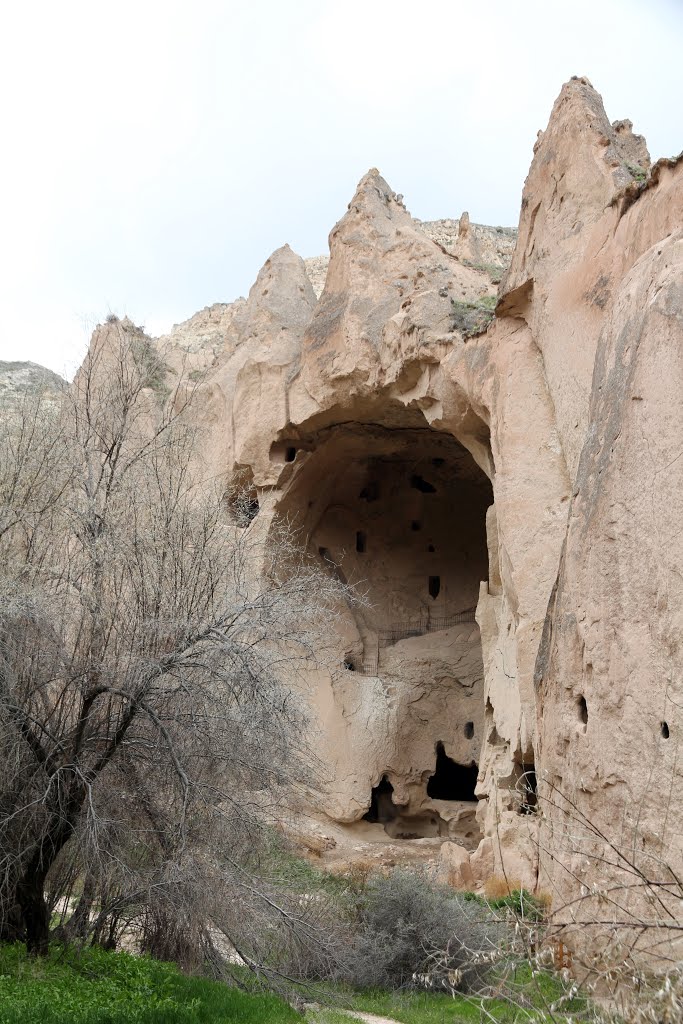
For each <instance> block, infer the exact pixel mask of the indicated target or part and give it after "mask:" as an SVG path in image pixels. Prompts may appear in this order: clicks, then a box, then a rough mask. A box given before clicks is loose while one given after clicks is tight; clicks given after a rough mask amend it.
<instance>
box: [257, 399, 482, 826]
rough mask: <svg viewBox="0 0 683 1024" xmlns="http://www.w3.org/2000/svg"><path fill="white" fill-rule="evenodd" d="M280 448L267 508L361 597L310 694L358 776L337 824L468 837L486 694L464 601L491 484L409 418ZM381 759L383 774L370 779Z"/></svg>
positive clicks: (350, 427) (444, 437)
mask: <svg viewBox="0 0 683 1024" xmlns="http://www.w3.org/2000/svg"><path fill="white" fill-rule="evenodd" d="M422 422H423V423H424V420H423V421H422ZM482 428H483V425H482ZM480 441H481V445H482V447H484V446H485V443H486V432H485V428H483V429H482V438H481V439H480ZM280 447H281V448H282V450H284V451H285V453H286V451H287V449H288V448H290V447H296V449H297V452H296V458H295V460H294V461H293V462H291V463H286V462H285V463H284V466H285V468H284V469H283V480H282V484H281V491H280V497H279V499H278V511H279V512H280V513H281V514H283V515H284V516H285V517H286V518H287V519H288V520H289V521H290V522H292V523H294V524H296V526H297V527H298V530H299V533H298V536H299V537H300V541H301V544H302V546H303V547H304V548H305V549H306V551H307V553H308V555H309V557H311V558H313V559H317V560H319V561H320V562H322V564H323V565H324V566H325V567H326V569H327V570H328V571H329V572H332V573H334V574H335V575H336V576H337V577H338V578H339V579H341V580H344V581H348V582H349V583H350V584H352V585H354V586H356V587H357V589H358V590H359V591H360V592H361V593H362V594H363V595H364V601H363V602H361V603H359V604H355V603H353V602H351V603H350V604H349V608H348V610H347V611H346V612H344V614H343V615H340V616H339V617H338V618H337V620H335V625H334V629H335V632H336V633H338V635H339V659H338V669H337V672H338V675H337V676H334V677H333V678H334V680H335V681H334V682H333V688H332V691H331V692H330V691H325V690H320V691H319V693H318V698H319V701H320V706H321V708H322V713H323V715H324V716H325V720H326V721H330V722H332V720H333V716H334V714H335V712H334V708H336V707H339V708H340V709H341V710H340V714H339V718H338V719H336V720H335V722H336V724H334V725H330V727H329V728H330V732H329V736H330V751H331V754H332V758H333V760H334V762H335V764H337V765H340V763H341V762H340V754H339V750H340V749H341V747H340V744H342V745H343V744H345V743H346V742H347V740H346V738H345V737H347V736H348V732H347V730H352V729H354V728H355V727H356V726H355V723H356V722H357V723H359V725H358V728H359V729H360V732H357V733H355V734H354V736H353V740H352V741H349V746H348V748H346V747H344V748H343V749H344V750H345V751H346V749H348V754H347V753H344V754H343V757H344V758H346V757H348V759H349V761H348V764H347V762H346V761H344V767H343V772H344V777H345V778H348V779H352V778H353V779H356V780H357V788H356V789H355V790H354V791H353V792H351V791H349V792H348V798H347V799H348V803H347V804H345V809H344V811H343V818H344V820H345V821H349V820H351V815H352V814H354V813H355V814H358V817H357V818H355V819H354V820H355V821H356V822H359V819H360V818H361V817H362V818H363V819H364V822H363V824H362V827H363V828H364V829H365V830H366V832H368V831H370V830H371V827H372V826H374V828H375V829H379V826H382V828H383V830H384V832H386V833H388V834H389V835H390V836H391V837H392V838H397V839H417V838H430V837H433V838H436V837H440V836H450V837H451V838H456V839H457V840H458V841H462V842H465V843H466V844H469V843H472V844H474V845H476V842H477V836H478V826H477V824H476V821H475V809H476V798H475V795H474V787H475V785H476V778H477V767H476V763H477V761H478V760H479V746H480V745H481V740H482V737H483V735H484V697H483V663H482V657H481V640H480V636H479V630H478V627H477V624H476V621H475V609H476V605H477V601H478V598H479V588H480V584H481V581H482V580H487V578H488V575H489V564H488V562H489V555H488V546H487V538H486V512H487V509H488V508H489V506H490V505H491V504H492V501H493V494H492V487H491V482H490V480H489V478H488V476H487V475H486V473H484V471H483V470H482V469H481V468H480V466H479V465H478V464H477V463H476V462H475V460H474V458H473V457H472V455H471V454H470V452H469V451H468V450H467V449H466V448H465V447H463V445H461V444H460V443H459V442H458V441H457V440H456V439H455V438H454V437H452V436H451V435H450V434H446V433H441V432H439V431H436V430H433V429H430V428H428V427H426V426H417V425H415V418H412V419H411V418H410V417H409V418H408V419H407V420H401V419H400V417H397V420H396V422H395V423H393V424H392V425H391V426H388V425H379V424H377V423H358V422H351V423H344V424H336V425H333V426H329V427H325V428H322V429H318V430H317V431H315V432H311V433H310V434H303V432H302V433H301V434H300V435H299V436H297V437H296V438H293V439H285V440H284V441H283V442H282V444H281V446H280ZM276 454H278V457H279V458H281V454H280V448H278V449H277V452H276ZM368 676H370V677H374V681H372V680H369V679H368V678H367V677H368ZM321 685H322V683H321ZM344 702H346V703H344ZM366 723H367V724H366ZM334 730H336V732H335V731H334ZM373 730H374V732H373ZM382 730H385V731H384V732H382ZM380 741H381V742H380ZM437 744H439V746H437ZM392 745H393V746H392ZM446 749H448V755H449V756H447V755H446V753H445V750H446ZM435 751H436V765H435V763H434V756H435ZM352 759H353V760H352ZM388 764H391V780H392V781H391V782H389V781H388V778H387V776H386V775H382V774H381V773H382V772H385V771H386V768H387V765H388ZM363 776H365V779H367V780H368V782H369V783H370V785H368V787H367V789H366V788H365V787H366V785H367V783H363V781H362V780H363ZM371 779H372V780H375V781H374V785H373V782H372V781H371ZM378 779H379V781H377V780H378ZM392 782H393V783H394V784H395V785H397V786H400V801H399V802H397V801H396V799H395V792H394V788H393V786H392ZM335 784H336V783H335ZM344 784H345V783H343V784H340V786H339V789H341V786H342V785H344ZM370 786H372V794H370ZM338 791H339V790H338ZM345 792H346V791H345ZM363 807H364V808H365V811H364V812H363V811H362V810H359V808H363ZM359 824H360V823H359Z"/></svg>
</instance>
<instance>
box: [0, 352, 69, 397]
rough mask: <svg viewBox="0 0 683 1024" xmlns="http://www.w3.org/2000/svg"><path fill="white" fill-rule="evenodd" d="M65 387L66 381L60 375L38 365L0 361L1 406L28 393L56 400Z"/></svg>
mask: <svg viewBox="0 0 683 1024" xmlns="http://www.w3.org/2000/svg"><path fill="white" fill-rule="evenodd" d="M65 387H66V381H65V380H64V379H63V378H62V377H60V376H59V374H58V373H53V371H52V370H48V369H47V368H46V367H45V366H39V365H38V363H31V362H2V361H0V406H1V405H4V404H6V403H7V402H14V401H16V400H17V399H19V398H21V396H22V395H25V394H27V393H41V394H43V395H45V396H46V397H47V398H54V399H56V398H58V397H59V395H60V394H61V393H62V391H63V390H64V388H65Z"/></svg>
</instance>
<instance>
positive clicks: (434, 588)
mask: <svg viewBox="0 0 683 1024" xmlns="http://www.w3.org/2000/svg"><path fill="white" fill-rule="evenodd" d="M428 588H429V596H430V597H431V598H434V600H436V598H437V597H438V596H439V592H440V591H441V577H440V576H430V577H429V583H428Z"/></svg>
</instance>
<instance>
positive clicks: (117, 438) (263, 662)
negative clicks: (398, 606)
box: [0, 324, 342, 953]
mask: <svg viewBox="0 0 683 1024" xmlns="http://www.w3.org/2000/svg"><path fill="white" fill-rule="evenodd" d="M192 401H193V390H192V385H190V384H189V382H188V381H187V380H186V379H184V378H183V377H182V375H180V376H177V377H174V375H173V374H172V373H171V371H169V370H168V368H167V367H166V366H165V365H164V363H163V361H162V359H161V357H160V355H159V354H158V353H157V351H156V350H155V349H154V348H153V346H152V344H151V343H150V342H149V340H148V339H146V338H145V336H144V335H143V334H142V333H141V332H136V331H131V330H128V329H124V327H123V326H122V325H121V324H111V325H108V326H107V327H106V328H103V329H101V330H100V332H99V333H98V334H96V336H95V339H94V341H93V344H92V346H91V350H90V353H89V355H88V358H87V360H86V362H85V364H84V366H83V367H82V368H81V370H80V371H79V374H78V376H77V378H76V380H75V382H74V384H73V386H72V388H71V391H70V394H69V396H68V398H67V401H66V403H65V404H64V405H63V406H62V407H61V408H59V409H57V408H56V407H54V406H50V407H45V405H44V404H41V403H27V404H25V405H24V406H23V407H22V408H20V409H17V410H14V411H13V412H12V414H11V415H8V417H7V418H6V419H5V422H4V423H2V424H0V449H1V450H0V565H1V568H0V756H1V757H2V761H3V764H4V766H5V770H4V772H3V777H2V782H1V783H0V937H4V938H15V937H18V936H19V937H23V938H25V939H26V942H27V944H28V948H29V949H30V950H31V951H33V952H35V953H44V952H45V951H46V949H47V943H48V938H49V907H48V903H47V902H46V898H45V891H46V886H47V885H48V877H49V875H50V872H51V871H52V870H53V869H54V868H55V865H56V864H57V863H58V862H59V861H60V859H63V858H64V857H66V856H67V854H68V856H70V857H71V858H72V860H73V861H74V863H76V862H78V865H79V870H80V871H82V874H83V877H84V878H88V879H90V882H89V883H88V884H89V885H92V884H93V879H94V878H99V879H104V878H106V877H109V878H112V877H115V878H116V880H117V881H116V885H115V886H114V889H113V890H111V891H112V892H114V890H116V893H117V895H116V896H115V897H114V896H112V901H113V902H112V907H113V908H114V909H112V913H114V911H115V910H116V907H118V908H119V909H118V910H116V913H120V911H121V909H122V908H123V907H124V906H126V905H128V906H132V905H135V904H136V902H137V903H138V904H139V903H141V902H144V900H145V899H148V898H149V894H150V893H160V894H164V895H165V896H166V897H167V896H168V893H169V892H171V891H174V892H175V893H176V894H177V893H181V892H182V893H183V894H184V895H183V898H184V899H185V898H186V899H187V900H188V901H190V902H191V901H192V899H193V898H194V897H193V895H192V893H193V891H195V887H196V885H197V879H198V878H200V877H201V876H202V875H203V877H205V878H206V877H208V876H209V875H211V873H212V872H213V873H214V875H215V870H214V869H215V865H216V864H217V863H218V862H220V861H221V860H224V859H225V856H226V854H227V855H228V859H229V855H230V845H231V844H232V845H233V847H234V848H235V851H236V850H237V848H238V847H241V848H242V849H248V847H249V842H248V838H247V837H248V835H249V832H250V829H251V828H252V827H255V826H256V824H257V823H258V822H259V821H262V820H263V818H264V814H265V812H266V810H267V808H268V807H269V806H270V805H271V804H272V803H273V801H275V802H277V801H279V800H282V799H284V797H283V793H284V790H285V789H286V788H287V787H290V788H291V786H292V785H294V784H296V783H301V784H302V783H303V782H304V781H305V779H306V776H307V775H308V774H310V761H309V759H308V751H307V749H306V744H305V741H304V739H303V732H304V730H303V724H304V718H305V716H304V714H303V712H302V707H301V702H300V700H299V699H298V697H297V692H296V685H295V682H294V677H295V675H296V672H297V666H299V665H300V664H302V663H303V662H305V661H307V660H310V659H313V658H315V657H316V656H317V655H318V652H319V650H320V648H321V646H322V645H323V644H324V637H325V636H328V635H329V632H330V631H329V618H330V616H331V615H333V614H334V611H333V609H334V607H335V605H336V604H337V602H338V600H339V597H340V594H341V591H342V587H341V584H340V583H339V582H338V581H337V580H336V579H334V577H333V576H331V575H330V574H327V573H325V572H324V571H321V570H320V569H319V568H316V567H315V566H313V565H310V564H307V563H306V561H305V560H303V559H302V558H301V557H300V556H299V555H297V552H296V546H295V545H293V544H291V543H290V542H289V539H288V536H287V531H286V530H285V529H284V528H283V529H282V530H281V533H280V538H279V542H276V543H274V544H273V543H271V544H270V545H269V546H268V547H267V549H266V547H265V546H264V545H263V544H262V543H261V538H259V536H258V531H259V523H258V518H257V519H256V520H255V521H254V522H253V523H252V524H251V525H250V526H249V527H248V528H245V527H244V525H243V524H240V523H239V522H235V520H234V518H231V516H230V515H229V513H228V509H227V507H226V503H225V501H224V500H223V497H222V495H221V494H220V493H218V492H216V491H215V490H214V489H212V488H210V487H207V486H204V484H203V482H202V480H201V465H200V459H199V456H198V453H199V446H198V441H197V437H196V435H195V433H194V431H193V430H192V429H191V427H190V425H189V423H190V415H189V412H190V410H191V407H192ZM276 532H277V531H276ZM264 550H267V551H268V552H269V555H268V558H269V562H268V564H267V565H266V567H265V571H264V572H263V573H261V574H257V573H255V571H254V562H255V555H256V553H257V552H258V553H260V556H261V558H262V557H263V552H264ZM218 842H220V843H223V844H226V843H227V844H228V848H227V850H226V849H220V850H218V849H217V848H216V845H215V844H216V843H218ZM209 867H210V868H211V870H209ZM174 887H175V888H174ZM110 888H111V887H110ZM103 899H104V902H106V898H105V897H103ZM81 902H82V906H81V909H80V917H81V918H84V916H88V915H90V914H91V912H92V897H91V894H90V895H89V894H88V893H86V892H84V893H83V894H82V896H81ZM101 913H102V910H100V914H101ZM74 927H75V928H76V927H77V928H78V929H80V930H81V931H82V930H83V927H84V921H83V920H76V921H74Z"/></svg>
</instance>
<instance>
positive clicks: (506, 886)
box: [484, 875, 522, 900]
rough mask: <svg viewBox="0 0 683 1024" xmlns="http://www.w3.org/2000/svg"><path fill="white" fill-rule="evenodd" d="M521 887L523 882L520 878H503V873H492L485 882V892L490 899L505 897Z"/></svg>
mask: <svg viewBox="0 0 683 1024" xmlns="http://www.w3.org/2000/svg"><path fill="white" fill-rule="evenodd" d="M521 888H522V883H521V882H520V880H519V879H518V878H503V876H502V875H491V876H490V878H487V879H486V882H485V883H484V893H485V895H486V898H487V899H488V900H501V899H504V898H505V897H506V896H509V895H510V893H512V892H515V891H519V890H520V889H521Z"/></svg>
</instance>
